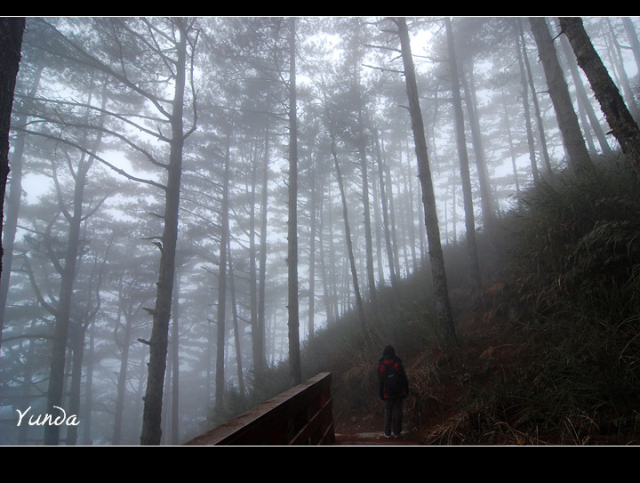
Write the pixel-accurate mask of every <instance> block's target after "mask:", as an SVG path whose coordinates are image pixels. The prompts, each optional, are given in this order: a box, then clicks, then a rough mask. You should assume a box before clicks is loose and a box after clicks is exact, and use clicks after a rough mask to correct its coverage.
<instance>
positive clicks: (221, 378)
mask: <svg viewBox="0 0 640 483" xmlns="http://www.w3.org/2000/svg"><path fill="white" fill-rule="evenodd" d="M230 138H231V136H230V135H228V136H227V149H226V153H225V158H224V178H223V186H222V205H221V206H220V211H221V217H222V219H221V222H220V257H219V259H220V262H219V269H218V317H217V337H216V396H215V410H216V414H217V415H222V414H223V413H224V390H225V368H224V349H225V345H226V341H225V338H226V327H225V326H226V314H227V253H228V251H229V170H230V157H231V152H230V147H231V139H230ZM251 236H252V237H253V233H251ZM252 258H255V257H254V256H253V254H252ZM251 276H252V277H253V278H254V279H255V273H252V274H251ZM253 309H255V307H253ZM254 312H255V310H252V313H254Z"/></svg>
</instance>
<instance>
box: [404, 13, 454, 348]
mask: <svg viewBox="0 0 640 483" xmlns="http://www.w3.org/2000/svg"><path fill="white" fill-rule="evenodd" d="M395 23H396V25H397V26H398V29H399V33H400V43H401V46H402V60H403V63H404V75H405V80H406V84H407V97H408V99H409V111H410V114H411V127H412V129H413V137H414V140H415V145H416V156H417V158H418V177H419V178H420V183H421V186H422V202H423V203H424V209H425V224H426V227H427V239H428V241H429V259H430V261H431V273H432V277H433V288H434V293H435V297H436V304H437V309H438V319H439V322H440V327H441V329H442V331H443V333H444V335H445V338H446V339H447V340H450V341H453V340H455V337H456V333H455V326H454V324H453V315H452V312H451V302H450V300H449V288H448V287H447V275H446V271H445V267H444V256H443V253H442V243H441V241H440V227H439V226H438V213H437V210H436V200H435V195H434V191H433V182H432V179H431V169H430V167H429V156H428V152H427V140H426V138H425V134H424V121H423V119H422V112H421V110H420V100H419V97H418V86H417V83H416V74H415V68H414V65H413V58H412V54H411V43H410V41H409V30H408V28H407V23H406V19H405V18H403V17H400V18H396V19H395Z"/></svg>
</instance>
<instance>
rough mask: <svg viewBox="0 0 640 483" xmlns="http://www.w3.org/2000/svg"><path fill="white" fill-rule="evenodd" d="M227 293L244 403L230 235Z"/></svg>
mask: <svg viewBox="0 0 640 483" xmlns="http://www.w3.org/2000/svg"><path fill="white" fill-rule="evenodd" d="M227 249H228V250H229V254H228V257H229V289H230V290H229V295H230V296H231V310H232V312H233V335H234V339H235V348H236V367H237V368H238V392H239V393H240V400H241V401H242V403H244V398H245V396H246V390H245V385H244V372H243V370H242V346H241V338H242V336H241V333H240V327H239V323H238V322H239V321H238V319H239V317H238V303H237V301H236V287H235V275H234V273H233V257H232V254H231V237H229V245H228V247H227Z"/></svg>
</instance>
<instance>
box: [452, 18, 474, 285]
mask: <svg viewBox="0 0 640 483" xmlns="http://www.w3.org/2000/svg"><path fill="white" fill-rule="evenodd" d="M445 22H446V27H447V39H448V46H449V73H450V76H451V82H452V87H451V89H452V94H453V109H454V114H455V121H456V122H455V124H456V140H457V143H458V157H459V159H460V178H461V180H462V193H463V195H464V213H465V225H466V236H467V251H468V254H469V277H470V281H471V289H472V291H473V292H477V291H478V290H480V287H481V282H480V265H479V263H478V248H477V244H476V223H475V215H474V212H473V196H472V193H471V176H470V174H469V155H468V153H467V140H466V137H465V127H464V115H463V113H462V99H461V97H460V81H459V77H458V61H457V57H456V51H455V45H454V43H455V42H454V38H453V28H452V26H451V19H450V18H449V17H446V18H445Z"/></svg>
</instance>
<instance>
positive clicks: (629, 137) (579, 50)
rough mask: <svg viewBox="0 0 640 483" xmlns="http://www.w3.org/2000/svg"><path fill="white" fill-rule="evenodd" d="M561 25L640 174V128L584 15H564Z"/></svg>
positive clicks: (601, 104)
mask: <svg viewBox="0 0 640 483" xmlns="http://www.w3.org/2000/svg"><path fill="white" fill-rule="evenodd" d="M560 26H561V27H562V31H563V33H564V34H565V35H566V36H567V38H568V39H569V42H570V43H571V46H572V47H573V51H574V52H575V55H576V58H577V61H578V65H580V67H581V68H582V70H583V71H584V73H585V74H586V76H587V78H588V79H589V83H590V84H591V88H592V89H593V92H594V93H595V95H596V98H597V99H598V102H600V107H601V108H602V112H604V115H605V117H606V119H607V122H608V123H609V127H610V128H611V131H612V132H613V135H614V136H615V137H616V139H617V140H618V142H619V143H620V146H621V148H622V152H623V153H624V154H625V155H626V156H627V158H628V159H629V161H630V162H631V163H632V164H633V166H634V167H635V169H636V171H637V172H638V175H639V176H640V129H638V125H637V124H636V122H635V121H634V119H633V117H632V116H631V113H630V111H629V109H627V106H626V105H625V103H624V100H623V99H622V96H621V95H620V91H619V90H618V88H617V87H616V85H615V83H614V82H613V80H612V79H611V77H610V76H609V73H608V71H607V69H606V67H605V66H604V64H603V63H602V60H601V59H600V56H599V55H598V53H597V52H596V50H595V48H594V47H593V44H592V43H591V40H590V39H589V36H588V35H587V33H586V31H585V30H584V26H583V25H582V19H581V18H580V17H560Z"/></svg>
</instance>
